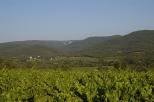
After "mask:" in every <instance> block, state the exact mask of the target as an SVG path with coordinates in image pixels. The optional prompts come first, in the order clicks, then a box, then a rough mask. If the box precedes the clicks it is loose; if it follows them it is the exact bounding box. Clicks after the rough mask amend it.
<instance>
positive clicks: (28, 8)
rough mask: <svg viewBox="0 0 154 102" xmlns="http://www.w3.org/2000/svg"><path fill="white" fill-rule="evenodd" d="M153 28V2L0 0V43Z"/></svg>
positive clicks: (79, 36)
mask: <svg viewBox="0 0 154 102" xmlns="http://www.w3.org/2000/svg"><path fill="white" fill-rule="evenodd" d="M143 29H154V0H0V42H6V41H17V40H70V39H84V38H86V37H89V36H109V35H115V34H127V33H129V32H132V31H136V30H143Z"/></svg>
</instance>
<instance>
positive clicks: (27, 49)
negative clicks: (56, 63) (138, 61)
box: [0, 30, 154, 57]
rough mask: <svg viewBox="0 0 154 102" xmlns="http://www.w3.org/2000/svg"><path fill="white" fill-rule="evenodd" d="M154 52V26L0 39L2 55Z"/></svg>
mask: <svg viewBox="0 0 154 102" xmlns="http://www.w3.org/2000/svg"><path fill="white" fill-rule="evenodd" d="M134 51H144V53H147V54H149V53H152V54H154V30H140V31H134V32H132V33H129V34H127V35H123V36H122V35H113V36H104V37H103V36H102V37H97V36H95V37H88V38H86V39H83V40H65V41H56V40H26V41H14V42H6V43H0V56H9V57H10V56H33V55H39V56H93V57H100V56H102V57H113V56H123V55H126V54H127V53H128V52H134Z"/></svg>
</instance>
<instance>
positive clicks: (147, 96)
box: [0, 69, 154, 102]
mask: <svg viewBox="0 0 154 102" xmlns="http://www.w3.org/2000/svg"><path fill="white" fill-rule="evenodd" d="M14 101H17V102H64V101H66V102H139V101H142V102H152V101H154V73H153V71H147V72H136V71H132V70H105V71H104V70H102V71H99V70H96V69H90V70H87V69H85V70H83V69H71V70H66V71H65V70H60V69H59V70H53V69H44V70H42V69H39V70H38V69H37V70H36V69H22V70H20V69H16V70H14V69H10V70H6V69H2V70H0V102H14Z"/></svg>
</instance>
